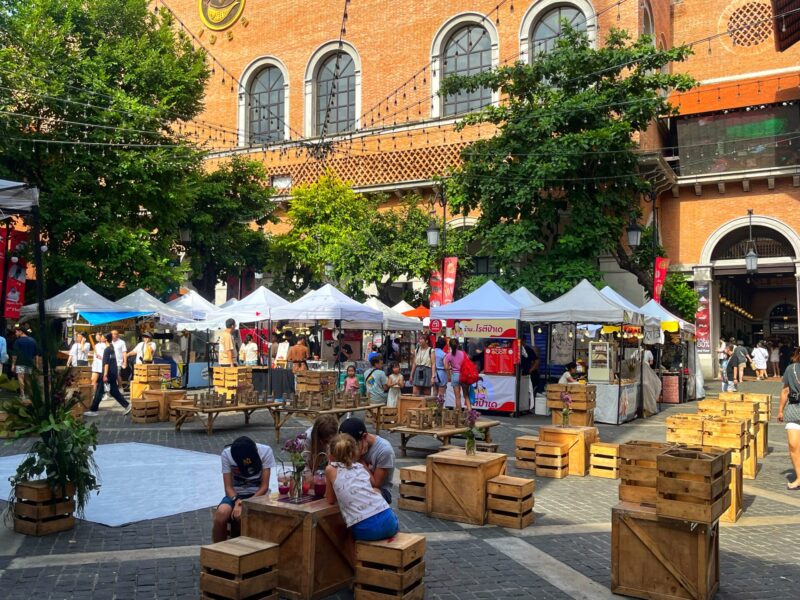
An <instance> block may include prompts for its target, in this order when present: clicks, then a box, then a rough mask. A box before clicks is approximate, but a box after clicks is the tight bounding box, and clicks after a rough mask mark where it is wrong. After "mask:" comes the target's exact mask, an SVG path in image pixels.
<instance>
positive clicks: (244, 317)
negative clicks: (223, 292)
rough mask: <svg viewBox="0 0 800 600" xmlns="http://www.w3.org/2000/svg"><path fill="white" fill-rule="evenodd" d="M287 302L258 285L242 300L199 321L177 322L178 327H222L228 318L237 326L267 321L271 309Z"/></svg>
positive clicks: (270, 316)
mask: <svg viewBox="0 0 800 600" xmlns="http://www.w3.org/2000/svg"><path fill="white" fill-rule="evenodd" d="M288 304H289V302H288V301H287V300H284V299H283V298H281V297H280V296H278V294H276V293H275V292H272V291H270V290H268V289H267V288H265V287H264V286H260V287H257V288H256V289H255V290H253V291H252V292H251V293H250V294H249V295H248V296H246V297H245V298H243V299H242V300H239V301H238V302H236V303H235V304H233V305H230V306H228V307H227V308H223V309H221V310H219V311H217V312H215V313H214V314H213V315H209V317H207V318H205V319H203V320H201V321H190V322H184V323H179V324H178V329H179V330H186V331H205V330H209V331H210V330H215V329H222V328H224V327H225V321H227V320H228V319H233V320H234V321H236V325H237V327H238V326H239V325H240V324H241V323H258V322H261V321H269V320H270V319H272V311H273V309H275V308H278V307H279V306H288Z"/></svg>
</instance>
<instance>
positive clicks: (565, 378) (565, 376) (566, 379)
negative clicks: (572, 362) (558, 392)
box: [558, 371, 577, 385]
mask: <svg viewBox="0 0 800 600" xmlns="http://www.w3.org/2000/svg"><path fill="white" fill-rule="evenodd" d="M576 381H577V380H576V379H575V378H574V377H573V376H572V375H570V373H569V371H564V372H563V373H562V374H561V377H560V378H559V380H558V383H559V385H565V384H567V383H575V382H576Z"/></svg>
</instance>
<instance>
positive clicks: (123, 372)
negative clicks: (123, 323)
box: [111, 329, 130, 385]
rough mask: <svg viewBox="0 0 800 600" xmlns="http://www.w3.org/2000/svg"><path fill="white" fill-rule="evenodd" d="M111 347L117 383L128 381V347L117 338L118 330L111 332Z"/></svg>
mask: <svg viewBox="0 0 800 600" xmlns="http://www.w3.org/2000/svg"><path fill="white" fill-rule="evenodd" d="M111 347H112V348H114V355H115V356H116V357H117V372H118V373H119V383H120V385H122V382H123V381H127V380H128V379H130V377H129V376H128V345H127V344H126V343H125V340H123V339H122V338H121V337H120V336H119V330H118V329H112V330H111Z"/></svg>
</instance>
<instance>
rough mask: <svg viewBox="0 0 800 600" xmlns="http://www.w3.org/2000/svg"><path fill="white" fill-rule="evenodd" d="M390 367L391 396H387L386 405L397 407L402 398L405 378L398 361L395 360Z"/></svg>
mask: <svg viewBox="0 0 800 600" xmlns="http://www.w3.org/2000/svg"><path fill="white" fill-rule="evenodd" d="M390 369H391V372H390V373H389V379H388V383H389V396H388V397H387V398H386V406H388V407H389V408H395V407H396V406H397V401H398V400H399V399H400V393H401V392H402V391H403V386H404V385H405V380H404V379H403V374H402V373H400V365H399V364H398V363H396V362H393V363H392V365H391V367H390Z"/></svg>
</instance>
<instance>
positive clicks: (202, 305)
mask: <svg viewBox="0 0 800 600" xmlns="http://www.w3.org/2000/svg"><path fill="white" fill-rule="evenodd" d="M167 306H169V307H170V308H174V309H175V310H178V311H180V312H182V313H186V314H187V315H189V317H190V318H192V319H205V318H206V317H209V316H211V315H214V314H216V313H217V312H218V311H219V308H218V307H216V306H214V305H213V304H211V302H209V301H208V300H206V299H205V298H203V297H202V296H201V295H200V294H198V293H197V292H195V291H194V290H189V291H188V292H187V293H186V294H184V295H183V296H181V297H180V298H175V300H172V301H171V302H167Z"/></svg>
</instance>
